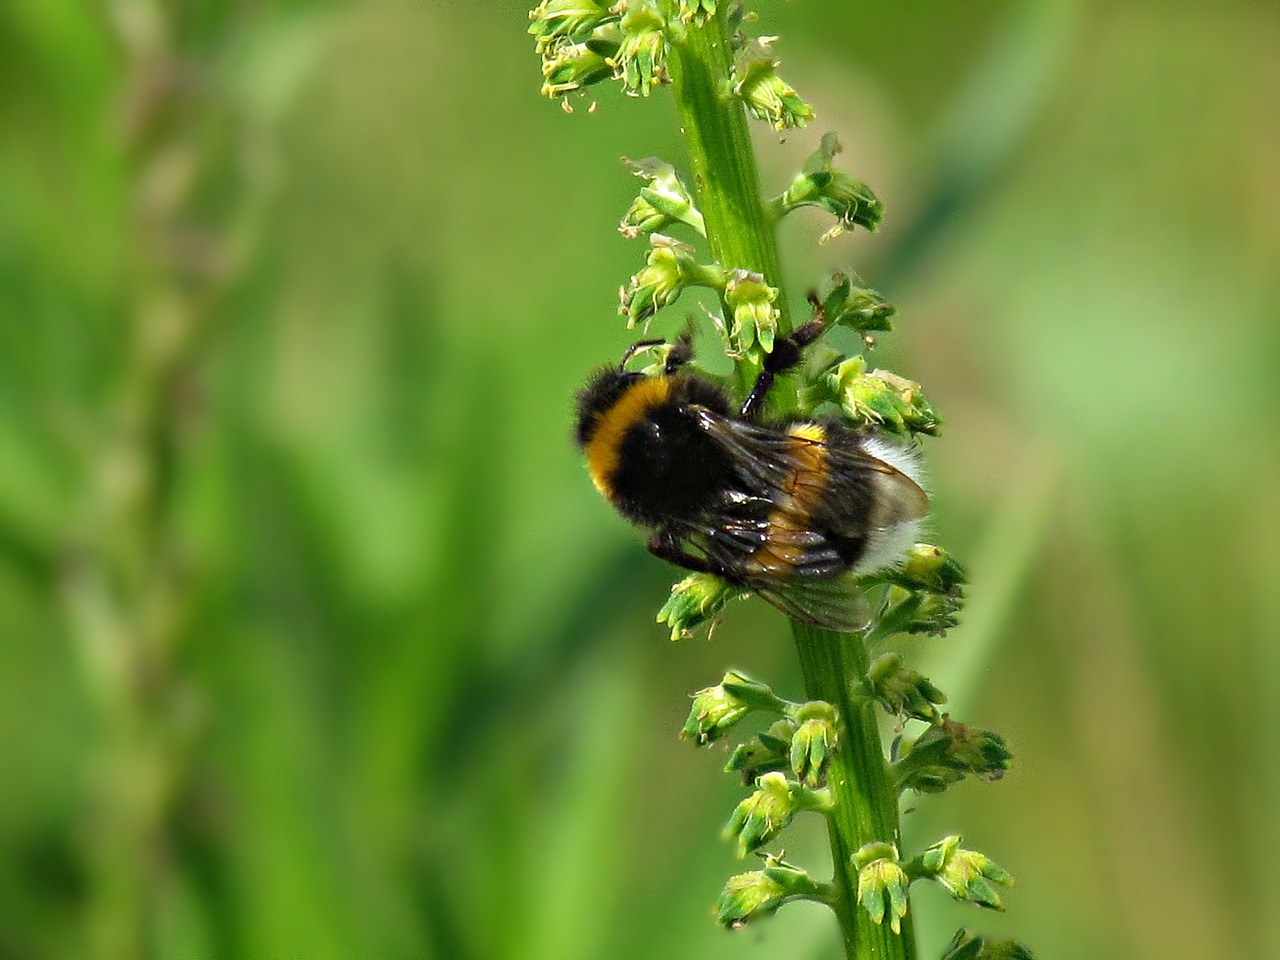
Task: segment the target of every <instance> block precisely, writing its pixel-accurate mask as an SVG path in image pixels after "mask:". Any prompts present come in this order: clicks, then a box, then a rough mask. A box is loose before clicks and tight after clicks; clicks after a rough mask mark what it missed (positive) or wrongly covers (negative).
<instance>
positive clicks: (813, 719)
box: [791, 700, 837, 787]
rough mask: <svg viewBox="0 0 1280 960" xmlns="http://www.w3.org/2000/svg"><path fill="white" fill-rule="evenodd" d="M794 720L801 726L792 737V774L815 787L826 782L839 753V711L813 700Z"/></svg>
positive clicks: (800, 709)
mask: <svg viewBox="0 0 1280 960" xmlns="http://www.w3.org/2000/svg"><path fill="white" fill-rule="evenodd" d="M794 717H795V720H796V722H797V723H798V724H799V726H798V727H796V730H795V732H794V733H793V734H792V736H791V771H792V772H793V773H794V774H795V775H796V779H798V780H799V781H800V782H801V783H803V784H806V785H808V786H810V787H816V786H818V785H819V784H820V783H822V782H823V781H824V780H826V778H827V767H828V766H830V763H831V756H832V754H834V753H835V751H836V742H837V734H836V711H835V708H834V707H832V706H831V704H829V703H823V702H822V701H821V700H814V701H811V702H809V703H806V704H803V705H802V706H801V707H800V708H799V709H798V710H796V711H795V714H794Z"/></svg>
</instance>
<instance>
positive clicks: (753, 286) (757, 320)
mask: <svg viewBox="0 0 1280 960" xmlns="http://www.w3.org/2000/svg"><path fill="white" fill-rule="evenodd" d="M777 299H778V288H777V287H771V286H769V285H768V284H767V283H765V282H764V276H763V275H762V274H759V273H752V272H751V271H750V270H731V271H730V272H729V280H728V282H727V283H726V284H725V287H724V302H725V303H726V304H727V305H728V306H729V308H730V309H731V310H732V311H733V329H731V330H730V331H729V336H730V339H731V342H732V343H733V346H734V349H735V350H736V351H738V352H739V353H745V352H746V351H748V350H750V349H751V348H752V346H753V345H754V344H756V343H758V344H760V349H761V350H763V351H764V352H765V353H768V352H769V351H771V350H772V349H773V340H774V336H775V334H776V333H777V332H778V317H779V316H780V314H779V312H778V309H777V308H776V307H775V306H774V305H773V303H774V301H775V300H777Z"/></svg>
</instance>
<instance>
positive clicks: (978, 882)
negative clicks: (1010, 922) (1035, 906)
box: [913, 836, 1013, 910]
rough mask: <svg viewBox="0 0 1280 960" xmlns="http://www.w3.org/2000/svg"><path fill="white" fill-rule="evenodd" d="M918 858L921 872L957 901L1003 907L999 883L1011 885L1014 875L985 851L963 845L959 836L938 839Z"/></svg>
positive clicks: (994, 908)
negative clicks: (936, 882)
mask: <svg viewBox="0 0 1280 960" xmlns="http://www.w3.org/2000/svg"><path fill="white" fill-rule="evenodd" d="M918 859H919V875H920V876H923V877H928V878H930V879H933V880H937V881H938V882H939V883H941V884H942V885H943V886H944V887H946V889H947V891H948V892H949V893H950V894H951V896H953V897H955V898H956V899H957V900H968V901H969V902H970V903H976V904H977V905H978V906H980V907H988V908H990V909H992V910H1002V909H1004V908H1003V906H1002V905H1001V903H1000V896H999V894H998V893H997V892H996V885H999V886H1005V887H1008V886H1012V885H1013V877H1011V876H1010V875H1009V874H1008V873H1007V872H1006V871H1005V869H1004V868H1003V867H1001V866H1000V864H998V863H996V862H995V861H994V860H992V859H991V858H990V857H988V856H986V855H985V854H981V853H978V852H977V851H976V850H965V849H963V848H961V846H960V837H958V836H950V837H945V838H943V839H942V840H939V841H938V842H937V843H935V844H934V845H933V846H932V847H930V848H929V849H928V850H926V851H925V852H924V853H923V854H922V855H921V856H920V857H919V858H918ZM914 865H915V864H914V863H913V866H914Z"/></svg>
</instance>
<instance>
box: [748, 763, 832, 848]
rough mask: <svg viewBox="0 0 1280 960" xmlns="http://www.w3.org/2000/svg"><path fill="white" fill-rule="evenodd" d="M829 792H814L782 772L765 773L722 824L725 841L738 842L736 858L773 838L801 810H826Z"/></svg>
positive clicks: (829, 799) (829, 796)
mask: <svg viewBox="0 0 1280 960" xmlns="http://www.w3.org/2000/svg"><path fill="white" fill-rule="evenodd" d="M832 802H833V801H832V798H831V793H830V792H829V791H827V790H813V789H810V788H809V787H806V786H804V785H802V784H799V783H794V782H793V781H790V780H788V779H787V778H786V777H784V776H783V775H782V774H781V773H766V774H765V775H764V776H762V777H761V778H760V779H759V780H757V781H756V791H755V793H753V794H751V796H749V797H747V798H746V799H745V800H743V801H742V802H741V803H739V804H738V806H737V807H736V808H735V809H734V811H733V815H732V816H731V817H730V818H729V822H728V823H727V824H725V828H724V835H725V838H726V839H734V840H736V841H737V846H738V856H739V857H745V856H746V855H747V854H748V853H750V852H751V851H752V850H755V849H756V848H758V847H761V846H763V845H764V844H766V843H768V842H769V841H770V840H772V839H773V838H774V837H776V836H777V835H778V833H779V831H781V830H782V829H783V828H784V827H785V826H786V825H787V824H789V823H790V822H791V818H792V817H794V816H795V815H796V814H797V813H799V812H800V811H801V810H823V811H825V810H829V809H831V805H832Z"/></svg>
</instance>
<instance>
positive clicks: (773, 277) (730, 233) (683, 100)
mask: <svg viewBox="0 0 1280 960" xmlns="http://www.w3.org/2000/svg"><path fill="white" fill-rule="evenodd" d="M672 6H674V4H672ZM727 6H728V5H727V4H721V9H720V13H719V14H718V15H717V16H715V17H713V18H710V19H708V20H707V21H706V22H705V23H691V24H688V25H687V27H686V28H685V30H684V31H683V36H682V37H681V38H680V40H679V42H677V43H675V44H674V45H673V50H672V56H671V63H670V68H671V81H672V92H673V97H674V99H675V104H676V110H677V112H678V113H679V116H680V130H681V132H682V133H683V134H684V140H685V145H686V147H687V148H688V150H689V168H690V170H691V171H692V173H693V182H694V189H695V191H696V192H697V197H698V208H699V210H701V211H702V216H703V220H704V222H705V223H706V228H707V243H708V244H709V245H710V247H711V253H712V256H714V257H715V259H716V260H717V261H718V262H719V263H720V265H721V266H722V267H724V268H725V269H726V270H732V269H734V268H741V269H743V270H753V271H755V272H756V273H760V274H763V275H764V278H765V281H766V282H767V283H768V284H769V285H770V286H773V287H777V288H779V289H781V288H782V275H781V274H782V271H781V269H780V268H779V261H778V245H777V242H776V240H775V238H774V231H773V226H772V222H771V221H770V219H769V217H768V216H767V214H766V212H765V207H764V202H763V201H762V200H761V196H760V177H759V174H758V173H757V171H756V155H755V150H754V149H753V148H752V146H751V136H750V133H749V131H748V130H747V114H746V110H745V109H744V108H743V106H742V103H741V102H740V101H739V100H738V99H737V98H735V97H734V96H733V95H732V93H731V92H730V82H729V77H730V75H731V73H732V70H733V48H732V45H731V44H730V42H729V31H728V28H727V26H726V24H725V14H726V9H725V8H726V7H727ZM774 306H776V307H777V309H778V311H779V313H780V316H779V318H778V332H779V333H780V334H786V333H789V332H790V331H791V318H790V313H789V311H788V308H787V298H786V297H785V296H783V295H781V294H780V295H779V296H778V300H777V302H776V303H775V304H774ZM725 321H726V323H728V322H731V321H732V317H731V316H730V315H729V314H728V313H727V312H726V315H725ZM759 372H760V366H759V364H757V363H756V362H755V361H753V360H751V359H750V358H747V357H743V358H740V359H739V360H737V361H736V362H735V375H736V376H737V380H738V388H739V390H740V391H741V392H742V393H743V394H744V395H745V394H746V393H747V392H748V391H749V390H750V389H751V385H752V384H753V383H754V382H755V378H756V376H757V375H758V374H759Z"/></svg>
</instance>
